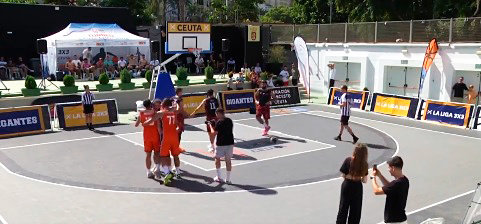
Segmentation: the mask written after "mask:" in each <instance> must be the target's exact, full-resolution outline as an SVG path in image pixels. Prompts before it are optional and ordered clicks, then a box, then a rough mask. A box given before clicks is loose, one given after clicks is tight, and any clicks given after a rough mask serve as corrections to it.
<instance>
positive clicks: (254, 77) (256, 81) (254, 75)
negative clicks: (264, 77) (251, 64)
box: [250, 68, 259, 89]
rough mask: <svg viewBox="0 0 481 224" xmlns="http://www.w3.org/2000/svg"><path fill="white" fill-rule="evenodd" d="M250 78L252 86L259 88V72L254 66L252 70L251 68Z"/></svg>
mask: <svg viewBox="0 0 481 224" xmlns="http://www.w3.org/2000/svg"><path fill="white" fill-rule="evenodd" d="M250 79H251V88H252V89H257V88H259V74H257V73H256V72H255V71H254V68H252V70H251V75H250Z"/></svg>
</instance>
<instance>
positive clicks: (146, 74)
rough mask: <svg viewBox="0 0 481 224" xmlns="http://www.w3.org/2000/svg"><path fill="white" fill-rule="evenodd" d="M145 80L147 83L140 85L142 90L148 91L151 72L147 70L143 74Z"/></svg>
mask: <svg viewBox="0 0 481 224" xmlns="http://www.w3.org/2000/svg"><path fill="white" fill-rule="evenodd" d="M145 79H146V80H147V82H144V83H142V86H143V87H144V89H150V83H151V82H152V70H147V71H146V72H145Z"/></svg>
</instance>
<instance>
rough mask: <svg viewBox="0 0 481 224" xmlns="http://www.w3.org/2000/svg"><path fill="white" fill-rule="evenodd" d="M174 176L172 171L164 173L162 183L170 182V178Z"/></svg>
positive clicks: (167, 183)
mask: <svg viewBox="0 0 481 224" xmlns="http://www.w3.org/2000/svg"><path fill="white" fill-rule="evenodd" d="M173 178H174V175H173V174H172V173H168V174H167V175H165V177H164V185H165V186H167V185H169V184H170V182H172V179H173Z"/></svg>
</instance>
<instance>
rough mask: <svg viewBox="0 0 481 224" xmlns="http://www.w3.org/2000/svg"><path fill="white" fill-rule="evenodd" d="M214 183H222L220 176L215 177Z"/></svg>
mask: <svg viewBox="0 0 481 224" xmlns="http://www.w3.org/2000/svg"><path fill="white" fill-rule="evenodd" d="M214 182H218V183H222V179H220V178H219V177H218V176H215V177H214Z"/></svg>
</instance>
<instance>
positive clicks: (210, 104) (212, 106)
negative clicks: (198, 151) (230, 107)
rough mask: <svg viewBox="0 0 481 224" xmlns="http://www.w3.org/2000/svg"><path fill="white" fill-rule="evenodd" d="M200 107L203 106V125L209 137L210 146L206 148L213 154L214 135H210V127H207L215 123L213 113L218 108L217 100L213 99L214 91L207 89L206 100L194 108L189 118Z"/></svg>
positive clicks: (215, 117)
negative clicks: (204, 119) (205, 126)
mask: <svg viewBox="0 0 481 224" xmlns="http://www.w3.org/2000/svg"><path fill="white" fill-rule="evenodd" d="M202 106H204V108H205V115H206V117H205V118H206V121H205V124H206V125H207V134H208V135H209V140H210V145H208V146H207V148H208V149H209V152H214V148H215V146H214V140H215V134H213V133H211V130H210V125H209V122H210V123H215V122H216V121H217V116H216V114H215V111H216V110H217V108H219V100H217V98H215V96H214V90H212V89H209V91H207V98H205V99H204V100H202V103H201V104H200V105H199V106H198V107H197V108H195V110H194V112H192V114H190V116H194V115H195V113H196V112H197V111H198V110H199V109H200V108H201V107H202Z"/></svg>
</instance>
